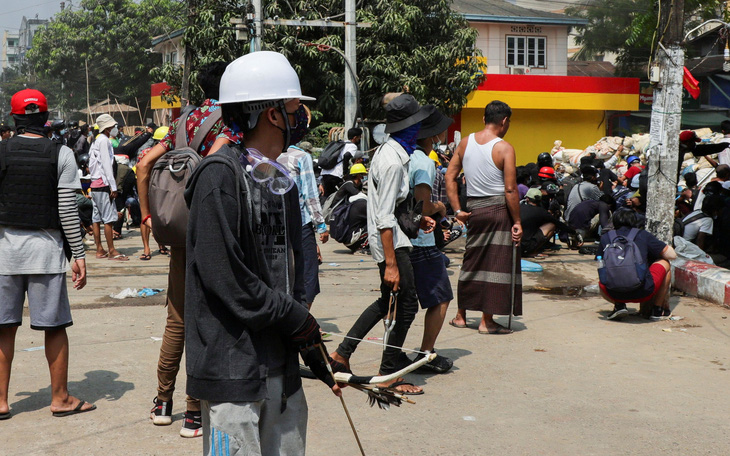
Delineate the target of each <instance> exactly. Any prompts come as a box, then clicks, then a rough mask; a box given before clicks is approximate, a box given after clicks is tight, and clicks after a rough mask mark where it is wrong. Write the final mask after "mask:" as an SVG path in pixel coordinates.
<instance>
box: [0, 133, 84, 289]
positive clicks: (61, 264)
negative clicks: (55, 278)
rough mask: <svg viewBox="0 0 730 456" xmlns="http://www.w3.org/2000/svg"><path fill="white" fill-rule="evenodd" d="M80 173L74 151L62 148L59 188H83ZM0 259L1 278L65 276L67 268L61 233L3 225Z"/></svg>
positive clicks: (0, 227)
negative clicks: (63, 274) (9, 276)
mask: <svg viewBox="0 0 730 456" xmlns="http://www.w3.org/2000/svg"><path fill="white" fill-rule="evenodd" d="M24 137H25V138H29V137H28V136H24ZM38 139H41V138H38ZM77 170H78V167H77V165H76V159H75V158H74V153H73V151H72V150H71V149H69V148H68V147H66V146H63V147H61V151H60V152H59V154H58V188H70V189H73V190H77V189H80V188H81V181H79V176H78V173H77V172H76V171H77ZM0 258H2V261H0V275H21V274H62V273H64V272H66V269H67V268H68V262H67V261H66V255H65V254H64V253H63V240H62V238H61V230H52V229H48V230H43V229H27V228H19V227H14V226H3V225H0Z"/></svg>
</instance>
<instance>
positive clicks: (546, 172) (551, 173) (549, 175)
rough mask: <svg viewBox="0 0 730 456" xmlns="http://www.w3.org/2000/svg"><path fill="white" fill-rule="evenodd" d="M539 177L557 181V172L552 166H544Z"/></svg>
mask: <svg viewBox="0 0 730 456" xmlns="http://www.w3.org/2000/svg"><path fill="white" fill-rule="evenodd" d="M537 175H538V176H539V177H543V178H545V179H555V170H554V169H553V168H552V167H550V166H543V167H542V168H540V171H539V172H538V173H537Z"/></svg>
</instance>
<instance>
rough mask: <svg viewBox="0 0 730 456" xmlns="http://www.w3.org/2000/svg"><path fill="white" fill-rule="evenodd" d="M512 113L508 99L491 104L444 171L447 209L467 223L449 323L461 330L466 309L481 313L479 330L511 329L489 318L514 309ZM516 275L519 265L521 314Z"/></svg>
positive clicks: (517, 227) (518, 229) (516, 231)
mask: <svg viewBox="0 0 730 456" xmlns="http://www.w3.org/2000/svg"><path fill="white" fill-rule="evenodd" d="M511 115H512V110H511V109H510V107H509V106H508V105H507V104H506V103H503V102H501V101H492V102H491V103H489V104H488V105H487V106H486V108H485V109H484V129H483V130H481V131H479V132H476V133H473V134H471V135H469V137H468V138H465V139H463V140H462V141H461V142H460V143H459V145H458V147H457V148H456V152H455V153H454V157H453V159H452V160H451V163H450V164H449V168H448V171H447V172H446V193H447V195H448V197H449V201H450V203H451V207H452V208H453V209H454V214H455V215H456V218H457V219H458V220H459V221H460V222H462V223H468V227H469V230H468V232H467V245H466V252H465V254H464V263H463V265H462V271H461V273H460V275H459V290H458V302H459V310H458V311H457V314H456V317H455V318H454V319H453V320H451V323H450V324H451V325H452V326H455V327H457V328H465V327H466V311H467V310H476V311H481V312H482V319H481V322H480V324H479V332H480V333H483V334H509V333H511V332H512V331H511V330H510V329H508V328H505V327H503V326H501V325H499V324H498V323H497V322H495V321H494V318H493V316H494V315H495V314H497V315H506V314H509V313H510V311H511V310H512V309H511V308H510V304H511V303H510V293H511V286H510V285H511V273H512V270H511V268H512V257H511V256H512V255H513V248H512V246H513V245H514V244H519V242H520V239H521V238H522V224H521V222H520V209H519V194H518V189H517V171H516V166H515V150H514V148H513V147H512V145H511V144H510V143H508V142H507V141H504V140H503V139H502V137H504V135H505V134H506V133H507V131H508V130H509V126H510V116H511ZM462 169H463V170H464V177H465V179H466V189H467V197H468V201H469V203H468V206H469V209H468V210H469V212H467V211H466V209H467V208H464V209H462V207H461V203H460V201H459V195H458V187H457V177H458V175H459V173H460V172H461V170H462ZM470 238H471V239H470ZM517 255H518V258H517V259H516V261H517V264H519V261H520V260H519V253H518V254H517ZM520 277H521V273H520V269H519V267H518V268H517V277H516V278H515V284H516V285H515V293H514V296H515V305H514V314H515V315H521V313H522V299H521V294H522V293H521V291H522V289H521V278H520ZM485 297H488V298H485Z"/></svg>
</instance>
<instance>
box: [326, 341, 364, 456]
mask: <svg viewBox="0 0 730 456" xmlns="http://www.w3.org/2000/svg"><path fill="white" fill-rule="evenodd" d="M319 351H320V352H321V353H322V358H324V362H325V363H326V364H327V370H328V371H329V373H330V375H331V376H332V380H334V381H335V384H337V380H335V373H334V372H332V365H331V364H330V361H329V359H327V353H326V352H325V351H324V348H323V347H322V344H319ZM340 402H341V403H342V408H343V409H344V410H345V415H347V421H349V422H350V428H352V433H353V434H354V435H355V440H356V441H357V446H358V447H359V448H360V454H361V455H362V456H365V450H364V449H363V448H362V443H360V436H358V435H357V430H356V429H355V423H353V422H352V417H351V416H350V411H349V410H348V409H347V405H346V404H345V396H344V395H343V394H342V391H340Z"/></svg>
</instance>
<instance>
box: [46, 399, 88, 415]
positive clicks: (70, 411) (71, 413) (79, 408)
mask: <svg viewBox="0 0 730 456" xmlns="http://www.w3.org/2000/svg"><path fill="white" fill-rule="evenodd" d="M84 404H86V401H81V402H79V405H77V406H76V408H75V409H73V410H66V411H65V412H53V416H55V417H57V418H60V417H64V416H71V415H77V414H79V413H84V412H90V411H92V410H96V406H95V405H92V406H91V407H90V408H87V409H86V410H81V407H83V406H84Z"/></svg>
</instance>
